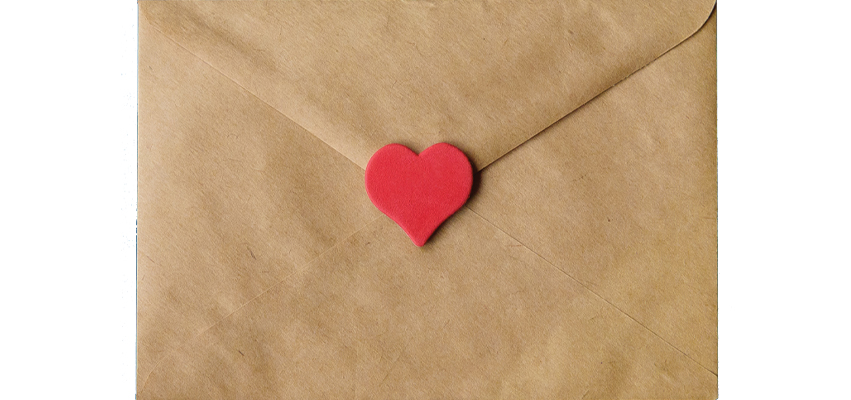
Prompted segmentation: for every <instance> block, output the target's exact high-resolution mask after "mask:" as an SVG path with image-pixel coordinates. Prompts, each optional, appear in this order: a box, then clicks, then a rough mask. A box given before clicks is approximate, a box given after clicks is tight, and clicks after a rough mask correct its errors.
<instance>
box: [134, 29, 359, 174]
mask: <svg viewBox="0 0 851 400" xmlns="http://www.w3.org/2000/svg"><path fill="white" fill-rule="evenodd" d="M141 15H143V14H142V13H140V16H141ZM144 18H145V19H146V20H147V19H148V18H147V17H144ZM147 22H148V24H149V25H150V26H151V28H153V29H154V30H155V31H156V32H157V33H159V34H160V35H162V37H164V38H166V40H168V41H169V42H171V43H174V45H175V46H177V47H179V48H181V49H182V50H183V51H185V52H187V53H188V54H189V55H191V56H192V57H194V58H196V59H198V60H199V61H201V62H203V63H204V64H206V65H207V66H208V67H210V68H211V69H212V70H213V71H216V72H217V73H218V74H219V75H221V76H223V77H225V78H226V79H227V80H228V81H230V82H231V83H233V84H234V85H236V86H237V87H239V88H240V89H242V90H244V91H245V92H246V93H248V94H250V95H251V97H254V98H255V99H257V100H258V101H260V102H261V103H263V104H264V105H265V106H266V107H269V108H270V109H272V110H274V111H275V112H276V113H278V114H279V115H280V116H281V117H284V118H285V119H286V120H287V121H290V122H291V123H292V124H293V125H295V126H297V127H299V128H300V129H301V130H303V131H304V132H306V133H308V134H309V135H310V136H312V137H313V138H315V139H316V140H318V141H320V142H321V143H322V144H324V145H325V146H328V147H329V148H330V149H331V150H334V152H335V153H338V154H340V155H341V156H343V157H344V158H345V159H346V160H349V162H351V163H352V164H354V165H355V166H357V167H358V168H360V169H361V170H363V169H364V168H363V167H361V166H360V165H358V163H356V162H355V161H354V160H352V159H351V158H349V156H347V155H345V154H343V152H341V151H340V150H337V149H336V148H334V146H331V145H330V144H329V143H328V142H326V141H324V140H322V138H321V137H319V136H318V135H316V134H315V133H313V132H311V131H309V130H307V128H305V127H304V126H302V125H300V124H299V123H298V122H296V121H295V120H294V119H292V118H290V117H289V116H288V115H286V114H284V113H283V112H282V111H281V110H279V109H277V108H276V107H275V106H273V105H271V104H269V103H268V102H267V101H266V100H263V99H262V98H260V96H258V95H257V94H255V93H254V92H252V91H251V90H248V88H246V87H245V86H242V85H241V84H240V83H239V82H237V81H236V80H234V79H233V78H231V77H230V76H228V75H227V74H225V73H224V72H222V71H221V70H220V69H218V68H216V67H215V66H213V64H210V63H209V62H207V60H205V59H203V58H201V56H199V55H197V54H195V53H193V52H192V51H190V50H189V49H187V48H186V47H183V45H182V44H180V43H179V42H177V41H176V40H174V39H172V38H171V37H170V36H168V35H166V34H165V32H163V31H162V30H160V28H159V27H157V25H156V24H154V23H153V22H151V21H150V20H148V21H147Z"/></svg>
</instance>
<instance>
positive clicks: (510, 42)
mask: <svg viewBox="0 0 851 400" xmlns="http://www.w3.org/2000/svg"><path fill="white" fill-rule="evenodd" d="M713 7H714V3H713V2H712V1H676V0H674V1H672V0H665V1H660V0H653V1H646V2H643V1H635V0H621V1H615V0H610V1H598V2H591V1H584V0H573V1H559V2H550V1H547V2H535V3H532V2H487V1H477V2H430V1H394V2H348V1H335V2H323V1H293V2H254V1H242V2H194V1H175V2H171V1H151V2H148V1H145V2H141V3H140V4H139V12H140V17H139V203H138V204H139V205H138V207H139V211H138V214H139V216H138V218H139V220H138V365H137V367H138V378H137V386H138V387H137V392H138V397H139V398H140V399H190V398H192V399H195V398H197V399H210V398H217V399H218V398H223V399H251V398H276V399H277V398H293V399H303V398H368V399H371V398H394V399H395V398H413V399H421V398H429V399H435V398H446V399H454V398H517V399H527V398H558V399H567V398H576V399H583V398H584V399H627V398H629V399H635V398H643V399H651V398H654V399H655V398H668V399H686V398H689V399H691V398H704V399H709V398H716V397H717V396H716V394H717V366H718V362H717V346H716V344H717V329H716V326H717V293H716V287H717V279H716V278H717V269H716V250H717V245H716V238H717V211H716V210H717V185H716V176H717V175H716V132H715V126H716V125H715V121H716V111H715V110H716V107H715V98H716V90H715V79H716V76H715V18H714V16H712V17H710V13H712V9H713ZM707 18H708V22H707ZM695 32H696V33H695ZM437 142H448V143H451V144H453V145H455V146H457V147H459V148H460V149H461V150H463V151H464V152H466V153H467V154H468V156H469V157H470V159H471V161H472V162H473V165H474V166H475V167H476V169H477V170H480V171H481V172H480V173H479V174H477V178H476V179H477V184H476V185H475V188H474V193H473V195H472V197H471V199H470V202H469V203H468V204H467V206H465V207H464V208H462V209H461V211H459V212H458V213H457V214H456V215H454V216H453V217H451V218H450V219H449V220H448V221H447V222H446V223H444V224H443V226H442V227H441V228H440V229H439V230H438V231H437V232H436V233H435V235H434V236H433V237H432V238H431V239H430V241H429V242H428V243H427V244H426V245H425V246H424V247H422V248H418V247H416V246H414V245H413V244H412V243H411V241H410V240H409V239H408V238H407V236H406V235H405V233H404V232H403V231H402V230H401V229H400V228H399V227H398V226H396V225H395V224H394V223H393V222H392V221H391V220H390V219H389V218H387V217H386V216H384V215H383V214H381V213H380V212H379V211H378V210H377V209H375V207H373V205H372V204H371V203H370V202H369V199H368V198H367V196H366V193H365V191H364V185H363V167H364V166H365V165H366V161H367V160H368V159H369V157H370V156H371V155H372V153H373V152H374V151H376V150H377V149H379V148H380V147H381V146H384V145H386V144H389V143H401V144H404V145H407V146H409V147H411V148H412V149H413V150H414V151H418V152H419V151H422V150H423V149H425V148H426V147H428V146H430V145H431V144H434V143H437Z"/></svg>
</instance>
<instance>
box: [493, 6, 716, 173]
mask: <svg viewBox="0 0 851 400" xmlns="http://www.w3.org/2000/svg"><path fill="white" fill-rule="evenodd" d="M716 6H717V5H715V6H713V7H712V9H711V10H710V11H709V14H708V15H707V17H706V20H705V21H703V23H702V24H700V26H698V27H697V29H696V30H695V31H694V32H692V33H690V34H689V35H688V36H686V37H685V38H683V39H682V40H680V41H679V42H677V43H676V44H675V45H673V46H671V48H669V49H667V50H665V51H663V52H662V53H660V54H658V55H656V56H655V57H653V59H651V60H650V62H648V63H647V64H644V65H642V66H641V67H639V68H638V69H636V70H635V71H632V72H631V73H629V74H627V75H626V76H624V77H623V78H621V79H619V80H617V81H615V83H613V84H612V85H611V86H609V87H607V88H606V89H604V90H603V91H601V92H599V93H597V94H596V95H594V96H591V98H589V99H588V100H586V101H584V102H582V103H580V104H579V105H577V106H576V107H575V108H573V109H572V110H570V111H568V112H567V113H566V114H564V115H562V116H561V117H559V118H556V120H555V121H553V122H552V123H550V124H547V125H546V127H545V128H544V129H542V130H540V131H538V132H537V133H535V134H534V135H532V136H529V137H527V138H526V139H524V140H522V141H520V142H518V143H517V144H516V145H515V146H514V147H512V148H510V149H509V150H508V151H506V152H505V153H502V154H501V155H500V156H498V157H496V158H494V159H493V160H491V161H489V162H487V163H486V164H485V165H484V166H482V167H480V168H479V172H481V171H483V170H484V169H485V168H487V167H489V166H491V165H492V164H493V163H495V162H497V161H499V160H501V159H502V158H503V157H505V156H507V155H509V154H511V153H512V152H514V150H517V149H518V148H519V147H520V146H523V145H524V144H525V143H527V142H528V141H530V140H532V139H534V138H536V137H538V136H540V135H543V134H544V133H546V131H548V130H550V128H552V127H553V126H554V125H556V124H558V123H559V122H561V121H562V120H564V119H565V118H567V117H569V116H571V115H572V114H573V113H575V112H577V111H579V110H580V109H582V108H584V107H585V106H586V105H587V104H588V103H591V102H592V101H594V100H596V99H598V98H600V97H602V96H603V95H604V94H606V93H607V92H609V91H610V90H612V88H614V87H615V86H618V85H620V84H621V83H622V82H623V81H625V80H627V79H629V78H631V77H632V76H633V75H635V74H637V73H639V72H641V71H642V70H644V69H645V68H647V67H649V66H650V64H653V63H655V62H656V61H658V60H659V59H660V58H662V57H664V56H665V55H667V54H668V53H670V52H671V51H672V50H674V49H676V48H677V47H680V46H682V45H683V43H685V42H686V41H688V40H689V39H691V38H692V37H693V36H694V35H696V34H697V33H698V32H700V30H701V29H703V27H704V26H706V23H707V22H709V19H710V18H712V15H713V14H714V13H715V8H716Z"/></svg>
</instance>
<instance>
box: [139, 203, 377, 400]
mask: <svg viewBox="0 0 851 400" xmlns="http://www.w3.org/2000/svg"><path fill="white" fill-rule="evenodd" d="M382 217H384V214H382V215H379V216H377V217H375V219H373V220H371V221H369V222H367V223H366V224H364V225H363V226H362V227H361V228H359V229H358V230H356V231H354V232H352V233H351V234H349V235H347V236H346V237H344V238H342V239H340V240H338V241H337V242H336V243H334V244H333V245H332V246H331V247H329V248H327V249H325V250H324V251H322V252H321V253H319V254H318V255H317V256H316V257H313V258H311V259H310V261H307V262H305V263H303V264H301V266H302V268H299V267H296V269H295V271H293V272H291V273H289V274H287V275H286V276H284V277H283V278H281V279H280V280H278V281H277V282H275V283H273V284H272V285H270V286H269V287H268V288H266V289H264V290H263V291H261V292H260V293H258V294H257V295H256V296H254V297H252V298H251V299H249V300H248V301H246V302H245V303H243V304H242V305H240V306H239V307H237V308H235V309H234V310H233V311H231V312H229V313H228V314H227V315H225V316H224V317H222V318H220V319H218V320H217V321H216V322H214V323H212V324H210V325H209V326H208V327H206V328H204V329H202V330H201V331H200V332H198V333H197V334H196V335H194V336H192V337H191V338H189V340H187V341H186V342H184V343H182V344H180V345H178V346H176V347H174V348H172V349H171V350H168V354H166V355H164V356H163V357H162V358H160V359H159V361H157V363H156V364H154V367H153V368H151V370H150V371H149V372H148V375H147V376H145V380H144V381H143V382H142V388H141V389H139V391H138V394H142V393H143V392H144V391H145V387H146V386H147V385H148V380H149V379H150V378H151V375H153V373H154V372H155V371H156V370H157V369H158V368H159V366H160V364H162V362H163V361H165V360H166V359H167V358H169V357H171V356H172V355H174V353H175V351H177V350H179V349H180V348H181V347H183V346H186V345H187V344H188V343H191V342H192V341H193V340H195V339H197V338H199V337H201V336H202V335H204V334H205V333H207V331H209V330H210V329H213V328H215V327H216V326H218V325H219V324H221V323H222V322H224V321H225V320H226V319H228V318H230V316H231V315H233V314H235V313H236V312H238V311H239V310H242V309H243V308H245V306H247V305H249V304H251V303H253V302H254V301H255V300H257V299H258V298H260V297H261V296H263V295H265V294H266V293H268V292H269V291H271V290H272V289H274V288H276V287H277V286H279V285H281V284H282V283H284V282H286V281H287V280H288V279H290V277H292V276H293V275H295V274H298V273H304V272H307V271H308V270H309V269H310V265H311V264H313V263H314V262H316V260H318V259H320V258H322V256H324V255H325V254H327V253H328V252H330V251H331V250H334V249H336V248H337V247H339V246H340V244H342V243H344V242H345V241H346V240H349V238H351V237H352V236H355V235H357V234H358V233H360V232H361V231H363V230H364V229H366V228H368V227H370V226H372V224H374V223H375V222H376V221H378V220H379V219H381V218H382ZM143 255H144V254H143ZM145 256H146V257H147V255H145ZM149 258H150V257H149ZM152 261H153V260H152Z"/></svg>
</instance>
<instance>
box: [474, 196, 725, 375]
mask: <svg viewBox="0 0 851 400" xmlns="http://www.w3.org/2000/svg"><path fill="white" fill-rule="evenodd" d="M464 208H466V209H467V210H470V212H472V213H473V214H475V215H476V216H477V217H479V218H481V219H482V221H485V222H487V223H488V224H489V225H490V226H492V227H493V228H494V229H496V230H498V231H500V232H502V233H504V234H505V235H506V236H508V237H510V238H511V239H512V240H514V241H516V242H517V243H519V244H520V245H521V246H523V248H525V249H526V250H529V251H530V252H532V253H533V254H535V255H536V256H538V257H539V258H540V259H542V260H544V261H545V262H546V263H547V264H549V265H550V266H551V267H553V268H555V269H556V270H558V271H559V272H561V273H562V274H564V275H565V276H567V277H568V278H570V279H571V280H573V281H574V282H576V283H578V284H579V285H580V286H582V287H583V288H585V290H587V291H589V292H591V294H593V295H594V296H597V297H598V298H600V299H601V300H603V301H604V302H606V303H607V304H609V305H610V306H612V307H613V308H614V309H615V310H618V311H619V312H620V313H621V314H623V315H625V316H627V317H628V318H629V319H631V320H633V321H634V322H635V323H637V324H638V325H639V326H641V327H642V328H644V329H645V330H647V331H648V332H650V333H652V334H653V335H654V336H656V337H657V338H659V340H661V341H663V342H664V343H665V344H667V345H668V346H670V347H671V348H673V349H674V350H676V351H677V352H679V353H680V354H682V355H683V356H685V357H686V358H688V359H689V360H691V361H692V362H694V363H695V364H697V365H698V366H700V367H701V368H703V369H705V370H706V371H707V372H709V373H710V374H712V375H715V377H716V378H717V377H718V374H717V373H716V372H714V371H712V370H711V369H709V368H707V367H706V366H704V365H703V364H701V363H700V362H698V361H697V360H695V359H694V358H692V357H691V356H689V355H688V353H686V352H684V351H682V350H681V349H679V348H678V347H677V346H674V345H673V344H671V342H669V341H667V340H665V338H663V337H662V336H660V335H659V334H658V333H656V332H654V331H653V330H652V329H650V328H648V327H647V326H646V325H644V324H643V323H641V321H639V320H637V319H635V318H634V317H633V316H632V315H629V314H628V313H627V312H625V311H624V310H621V309H620V308H619V307H618V306H616V305H615V304H613V303H612V302H611V301H609V300H608V299H606V298H605V297H603V296H601V295H599V294H598V293H597V292H595V291H593V290H591V288H589V287H588V286H587V285H585V284H584V283H582V281H580V280H579V279H576V278H574V277H573V276H572V275H570V274H568V273H567V272H565V271H564V270H563V269H561V268H559V267H558V266H557V265H556V264H555V263H553V262H551V261H550V260H548V259H546V257H544V256H542V255H541V254H540V253H538V252H536V251H535V250H532V249H531V248H530V247H529V246H527V245H526V244H525V243H523V242H521V241H520V240H518V239H517V238H516V237H514V236H512V235H511V234H509V233H508V232H506V231H505V230H504V229H502V228H500V227H499V226H497V225H496V224H494V223H493V222H491V221H490V220H488V219H487V218H485V217H483V216H481V215H480V214H479V213H477V212H475V211H474V210H473V209H472V208H470V207H469V206H464Z"/></svg>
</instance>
